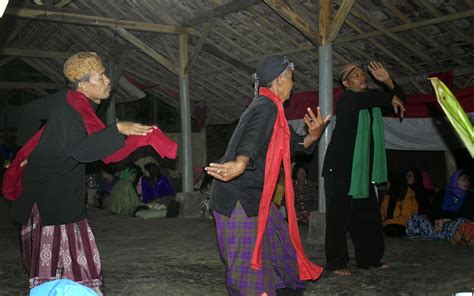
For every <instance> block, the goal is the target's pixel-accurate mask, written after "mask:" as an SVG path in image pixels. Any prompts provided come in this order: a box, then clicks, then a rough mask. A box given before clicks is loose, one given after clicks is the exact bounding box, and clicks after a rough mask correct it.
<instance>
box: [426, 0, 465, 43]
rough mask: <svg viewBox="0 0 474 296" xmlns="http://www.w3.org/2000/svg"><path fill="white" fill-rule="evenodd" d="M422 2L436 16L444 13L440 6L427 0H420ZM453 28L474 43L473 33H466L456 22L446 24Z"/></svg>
mask: <svg viewBox="0 0 474 296" xmlns="http://www.w3.org/2000/svg"><path fill="white" fill-rule="evenodd" d="M420 2H421V4H423V6H424V7H426V9H428V11H429V12H430V13H431V14H432V15H434V16H437V17H440V16H442V15H443V14H442V13H441V12H440V11H439V10H438V8H436V7H435V6H434V5H433V4H431V3H430V2H428V1H426V0H420ZM446 25H447V26H448V27H449V28H450V29H451V30H453V31H454V32H456V34H459V35H460V36H461V37H462V38H463V39H464V40H467V41H468V42H469V43H470V44H471V45H474V38H473V37H472V35H470V34H466V33H465V32H463V30H462V29H460V28H458V27H456V25H454V24H446Z"/></svg>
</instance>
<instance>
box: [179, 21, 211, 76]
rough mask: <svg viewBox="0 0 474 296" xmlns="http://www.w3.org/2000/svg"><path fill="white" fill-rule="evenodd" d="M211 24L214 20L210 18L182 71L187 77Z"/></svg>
mask: <svg viewBox="0 0 474 296" xmlns="http://www.w3.org/2000/svg"><path fill="white" fill-rule="evenodd" d="M213 24H214V18H213V17H212V16H211V17H210V18H209V20H208V22H207V24H206V28H205V29H204V33H202V35H201V38H199V41H198V43H197V45H196V46H195V47H194V52H193V55H192V57H191V59H189V62H188V64H187V65H186V68H185V69H184V74H185V75H188V74H189V72H191V68H192V67H193V65H194V63H196V61H197V58H198V57H199V54H200V53H201V50H202V47H203V45H204V42H205V41H206V39H207V36H208V35H209V32H210V31H211V27H212V25H213Z"/></svg>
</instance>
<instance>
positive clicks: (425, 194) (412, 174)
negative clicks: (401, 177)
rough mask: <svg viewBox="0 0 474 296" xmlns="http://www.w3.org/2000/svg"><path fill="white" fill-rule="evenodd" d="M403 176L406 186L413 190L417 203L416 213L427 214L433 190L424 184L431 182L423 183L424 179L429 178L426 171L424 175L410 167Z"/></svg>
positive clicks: (433, 193)
mask: <svg viewBox="0 0 474 296" xmlns="http://www.w3.org/2000/svg"><path fill="white" fill-rule="evenodd" d="M405 177H406V181H407V183H408V187H410V189H411V190H413V191H414V192H415V198H416V201H417V203H418V214H422V215H429V211H430V209H431V207H432V206H431V203H432V201H433V197H434V195H435V192H434V191H433V190H432V188H431V189H428V188H427V186H426V185H431V182H429V183H430V184H425V182H424V180H429V177H428V176H427V173H426V172H425V177H424V176H423V173H422V172H420V170H418V169H417V168H410V169H408V170H407V172H406V175H405ZM427 183H428V182H427Z"/></svg>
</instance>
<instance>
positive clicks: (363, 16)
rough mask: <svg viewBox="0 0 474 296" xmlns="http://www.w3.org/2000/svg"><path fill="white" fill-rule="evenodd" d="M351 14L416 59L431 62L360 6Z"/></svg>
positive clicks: (425, 55)
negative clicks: (396, 43)
mask: <svg viewBox="0 0 474 296" xmlns="http://www.w3.org/2000/svg"><path fill="white" fill-rule="evenodd" d="M351 14H352V15H353V16H355V17H357V18H358V19H360V20H361V21H363V22H365V23H366V24H368V25H369V26H371V27H373V28H374V29H376V30H378V31H380V32H382V33H383V34H384V35H386V36H387V37H390V38H391V39H393V40H395V41H397V42H398V43H400V45H402V46H404V47H405V48H407V49H408V50H410V51H411V52H413V53H414V54H415V55H416V56H417V57H419V58H421V59H422V60H423V61H425V62H426V63H428V64H430V63H431V62H432V61H431V58H430V57H429V56H428V55H427V54H425V53H423V52H422V51H421V50H419V49H417V48H415V47H414V46H413V44H412V43H411V42H408V41H407V40H406V39H405V38H403V37H401V36H399V35H396V34H395V33H392V32H390V30H388V29H387V28H385V26H384V25H383V24H382V23H381V22H379V21H378V20H376V19H375V18H373V17H370V16H369V15H370V14H369V12H367V11H366V10H365V9H364V8H363V7H362V6H361V5H358V7H357V10H356V9H352V10H351Z"/></svg>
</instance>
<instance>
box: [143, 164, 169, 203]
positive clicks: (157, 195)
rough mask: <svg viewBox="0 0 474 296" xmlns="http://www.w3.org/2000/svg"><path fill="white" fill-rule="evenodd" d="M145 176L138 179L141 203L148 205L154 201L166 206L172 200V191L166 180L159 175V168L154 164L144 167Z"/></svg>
mask: <svg viewBox="0 0 474 296" xmlns="http://www.w3.org/2000/svg"><path fill="white" fill-rule="evenodd" d="M145 171H146V173H147V175H146V176H143V177H142V178H141V179H140V182H139V184H138V190H137V191H139V193H141V196H142V201H143V203H149V202H151V201H153V200H155V199H159V200H157V201H162V202H163V204H165V205H167V204H168V203H169V200H171V199H174V195H175V193H174V190H173V187H172V186H171V184H170V182H169V180H168V178H167V177H166V176H163V175H161V171H160V167H159V166H158V165H157V164H156V163H147V164H146V165H145Z"/></svg>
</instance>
